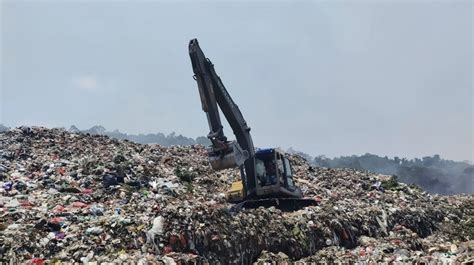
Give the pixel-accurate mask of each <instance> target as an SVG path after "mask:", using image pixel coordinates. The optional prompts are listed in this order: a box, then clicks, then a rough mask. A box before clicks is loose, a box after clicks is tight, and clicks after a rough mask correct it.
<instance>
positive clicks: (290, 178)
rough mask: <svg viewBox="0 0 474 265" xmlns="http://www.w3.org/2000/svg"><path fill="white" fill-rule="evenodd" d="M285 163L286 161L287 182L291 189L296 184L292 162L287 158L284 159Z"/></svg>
mask: <svg viewBox="0 0 474 265" xmlns="http://www.w3.org/2000/svg"><path fill="white" fill-rule="evenodd" d="M283 161H284V164H285V176H286V180H287V182H288V186H289V187H294V186H295V184H294V182H293V172H292V170H291V165H290V161H289V160H288V158H286V157H285V158H284V159H283Z"/></svg>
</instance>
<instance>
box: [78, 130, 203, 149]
mask: <svg viewBox="0 0 474 265" xmlns="http://www.w3.org/2000/svg"><path fill="white" fill-rule="evenodd" d="M69 131H70V132H82V133H89V134H100V135H107V136H109V137H111V138H115V139H120V140H129V141H133V142H136V143H141V144H159V145H162V146H172V145H193V144H202V145H204V146H208V145H210V144H211V142H210V141H209V139H207V137H204V136H199V137H197V138H196V139H193V138H188V137H185V136H183V135H181V134H179V135H177V134H176V133H175V132H172V133H170V134H168V135H165V134H163V133H148V134H126V133H122V132H120V131H119V130H114V131H107V129H105V128H104V126H101V125H96V126H93V127H91V128H90V129H87V130H80V129H78V128H77V127H76V126H74V125H73V126H71V127H70V128H69Z"/></svg>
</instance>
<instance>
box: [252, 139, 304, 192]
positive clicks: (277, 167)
mask: <svg viewBox="0 0 474 265" xmlns="http://www.w3.org/2000/svg"><path fill="white" fill-rule="evenodd" d="M255 175H256V178H257V188H256V195H257V197H269V196H270V197H297V198H300V197H302V193H301V190H300V189H299V188H297V187H296V186H295V184H294V181H293V169H292V167H291V164H290V161H289V159H288V158H287V157H286V156H285V155H284V152H283V151H281V150H280V149H274V148H269V149H258V150H257V151H256V152H255Z"/></svg>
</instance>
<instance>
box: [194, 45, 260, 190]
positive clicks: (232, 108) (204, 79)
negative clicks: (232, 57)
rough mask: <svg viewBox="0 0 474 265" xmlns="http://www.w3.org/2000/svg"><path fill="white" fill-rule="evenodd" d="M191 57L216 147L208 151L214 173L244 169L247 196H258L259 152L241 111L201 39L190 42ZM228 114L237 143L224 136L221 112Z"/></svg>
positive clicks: (209, 135)
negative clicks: (257, 152)
mask: <svg viewBox="0 0 474 265" xmlns="http://www.w3.org/2000/svg"><path fill="white" fill-rule="evenodd" d="M189 56H190V57H191V63H192V67H193V72H194V79H195V80H196V82H197V84H198V88H199V95H200V97H201V105H202V109H203V111H204V112H205V113H206V115H207V120H208V123H209V129H210V132H209V134H208V136H207V137H208V138H209V140H210V141H211V143H212V146H211V147H210V148H209V149H208V155H209V162H210V164H211V166H212V168H213V169H215V170H220V169H225V168H232V167H240V169H241V177H242V182H243V184H244V189H245V192H246V194H247V196H249V195H252V194H253V193H254V192H255V187H256V179H255V148H254V146H253V142H252V137H251V135H250V127H248V126H247V122H246V121H245V119H244V117H243V115H242V113H241V112H240V110H239V107H238V106H237V104H235V102H234V101H233V100H232V98H231V97H230V95H229V93H228V92H227V89H226V88H225V87H224V84H223V83H222V81H221V79H220V77H219V76H218V75H217V73H216V71H215V69H214V65H213V64H212V62H211V61H210V60H209V59H207V58H206V57H205V56H204V53H203V51H202V50H201V48H200V47H199V43H198V41H197V39H193V40H191V41H190V42H189ZM218 107H219V108H220V109H221V111H222V113H224V116H225V118H226V119H227V121H228V123H229V125H230V127H231V128H232V131H233V132H234V135H235V137H236V140H237V141H228V140H227V137H225V135H224V131H223V126H222V123H221V120H220V115H219V109H218Z"/></svg>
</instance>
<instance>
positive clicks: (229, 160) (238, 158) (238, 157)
mask: <svg viewBox="0 0 474 265" xmlns="http://www.w3.org/2000/svg"><path fill="white" fill-rule="evenodd" d="M208 154H209V163H210V164H211V167H212V169H214V170H222V169H226V168H235V167H240V166H241V165H243V164H244V162H245V160H246V159H247V158H248V156H249V154H248V152H247V151H245V150H242V148H241V147H240V146H239V145H238V144H237V143H236V142H235V141H234V142H232V143H230V144H229V147H228V148H227V149H226V150H224V151H220V152H219V153H216V152H215V151H213V150H212V148H211V149H209V150H208Z"/></svg>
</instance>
